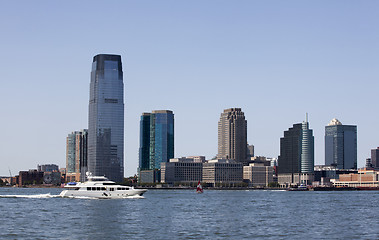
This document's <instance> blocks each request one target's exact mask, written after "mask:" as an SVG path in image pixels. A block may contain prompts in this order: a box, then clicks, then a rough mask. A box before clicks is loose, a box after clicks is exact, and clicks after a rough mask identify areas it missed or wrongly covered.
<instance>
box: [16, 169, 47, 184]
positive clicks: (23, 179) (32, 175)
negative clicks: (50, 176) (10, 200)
mask: <svg viewBox="0 0 379 240" xmlns="http://www.w3.org/2000/svg"><path fill="white" fill-rule="evenodd" d="M42 183H43V172H40V171H38V170H37V169H31V170H29V171H20V172H19V174H18V185H19V186H20V187H22V186H24V185H31V184H33V185H34V184H42Z"/></svg>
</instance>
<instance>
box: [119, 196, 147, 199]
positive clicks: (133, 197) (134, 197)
mask: <svg viewBox="0 0 379 240" xmlns="http://www.w3.org/2000/svg"><path fill="white" fill-rule="evenodd" d="M124 198H128V199H143V198H145V197H144V196H139V195H135V196H127V197H124Z"/></svg>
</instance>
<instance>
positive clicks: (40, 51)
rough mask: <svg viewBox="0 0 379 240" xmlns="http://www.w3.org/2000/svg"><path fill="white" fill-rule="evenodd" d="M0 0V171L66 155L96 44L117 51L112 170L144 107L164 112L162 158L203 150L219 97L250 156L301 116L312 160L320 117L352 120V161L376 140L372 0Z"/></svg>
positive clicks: (131, 163)
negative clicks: (118, 91)
mask: <svg viewBox="0 0 379 240" xmlns="http://www.w3.org/2000/svg"><path fill="white" fill-rule="evenodd" d="M72 3H73V2H72ZM2 6H3V7H2V8H1V9H0V11H1V14H0V19H1V21H0V22H1V23H2V25H1V26H2V29H3V31H2V32H3V34H2V36H3V38H2V44H1V46H0V49H1V50H2V53H3V57H2V58H1V59H0V66H1V67H0V72H1V74H2V83H3V87H2V88H1V90H0V91H1V92H0V100H1V102H2V104H1V108H2V110H3V111H2V112H3V113H5V114H4V115H3V116H2V118H1V119H0V124H1V125H2V126H4V127H3V138H2V140H1V142H0V143H1V144H0V145H1V146H2V148H1V149H2V151H0V163H1V168H0V175H9V171H8V168H9V169H10V170H11V171H12V173H13V175H14V174H15V173H16V172H18V171H19V170H27V169H29V168H35V166H36V165H37V164H47V163H54V164H58V165H59V166H64V165H65V158H66V156H65V151H66V149H65V138H66V136H67V134H68V133H70V132H72V131H74V130H77V129H85V128H87V127H88V98H89V94H88V93H89V83H88V79H89V69H90V68H91V66H90V63H89V62H90V59H91V58H92V57H93V56H94V55H96V54H99V53H109V54H119V55H121V56H122V57H123V64H124V66H123V67H124V69H123V70H124V73H126V75H125V76H124V79H125V89H124V95H125V103H126V105H125V131H124V132H125V144H124V146H125V151H124V163H125V174H124V175H125V176H131V175H134V174H135V173H136V172H137V167H138V148H139V117H140V114H141V113H142V112H145V111H149V110H151V109H171V110H173V111H174V112H175V118H176V119H175V120H176V124H175V157H181V156H191V155H205V156H206V158H207V159H210V158H212V157H214V156H215V155H216V154H217V122H218V120H219V114H220V112H222V111H223V109H226V108H232V107H239V108H242V109H243V110H244V113H245V117H246V119H247V120H248V126H249V127H248V132H247V140H248V143H249V144H252V145H254V146H255V155H257V156H261V155H263V156H267V157H277V156H278V155H279V146H280V143H279V141H280V140H279V139H280V137H281V135H282V133H283V130H284V129H287V128H288V126H290V125H291V124H292V123H294V122H297V121H298V119H302V118H303V116H304V113H306V112H308V113H310V121H311V123H312V129H313V134H314V139H315V164H318V165H319V164H324V161H325V159H324V158H325V152H324V130H325V129H324V128H325V125H327V123H328V122H329V120H330V119H332V118H338V119H340V120H341V121H342V122H344V123H349V124H352V125H356V126H357V127H358V128H359V129H358V136H357V141H358V149H357V151H358V160H357V161H358V167H363V166H364V165H365V159H366V158H368V157H370V153H371V149H375V148H377V147H378V146H379V141H378V140H377V138H378V137H377V136H378V133H379V125H378V124H377V120H376V119H378V118H379V116H377V113H375V111H372V109H375V107H376V100H375V99H374V97H373V96H375V94H376V89H377V88H378V87H379V82H378V81H377V79H378V74H377V66H378V60H377V55H378V53H379V33H378V31H375V29H377V24H376V23H377V22H378V21H379V16H378V14H377V11H378V9H379V3H378V2H374V1H365V2H356V1H336V2H328V1H319V2H308V3H307V2H302V1H291V2H281V1H276V2H275V4H272V3H268V2H263V1H262V2H250V1H239V2H238V3H232V2H228V1H218V2H217V3H216V2H214V1H209V2H208V1H207V2H200V1H195V2H191V3H178V2H171V1H162V2H160V3H156V2H154V1H148V2H145V3H140V2H131V1H126V2H123V3H118V4H106V3H104V4H102V3H93V2H89V1H88V2H87V1H82V2H79V3H75V9H72V4H67V3H56V4H54V5H53V4H38V3H37V4H36V3H31V2H27V1H25V2H22V4H20V2H18V3H14V2H4V3H3V4H2ZM97 15H98V16H102V17H99V18H93V16H97ZM194 16H196V17H194ZM304 86H306V87H307V90H306V91H304ZM46 131H49V141H48V143H47V144H45V145H44V146H43V149H44V152H43V154H42V153H41V149H42V144H41V143H42V142H43V140H42V139H41V136H42V135H43V134H41V133H42V132H46Z"/></svg>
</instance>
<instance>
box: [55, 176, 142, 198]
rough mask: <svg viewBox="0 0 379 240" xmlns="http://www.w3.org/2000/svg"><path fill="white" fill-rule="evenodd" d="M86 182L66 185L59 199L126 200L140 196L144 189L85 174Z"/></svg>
mask: <svg viewBox="0 0 379 240" xmlns="http://www.w3.org/2000/svg"><path fill="white" fill-rule="evenodd" d="M87 179H88V181H86V182H84V183H80V182H78V183H76V182H72V183H68V184H66V185H65V186H64V188H65V190H63V191H62V192H61V194H60V196H61V197H74V198H75V197H89V198H126V197H132V196H142V195H143V194H144V193H145V192H146V191H147V190H146V189H135V188H134V187H129V186H122V185H117V184H116V183H115V182H113V181H110V180H109V179H108V178H106V177H101V176H92V175H90V174H87Z"/></svg>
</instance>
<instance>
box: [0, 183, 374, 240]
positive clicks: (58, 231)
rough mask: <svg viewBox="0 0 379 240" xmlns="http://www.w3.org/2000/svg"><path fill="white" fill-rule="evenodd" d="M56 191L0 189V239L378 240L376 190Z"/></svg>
mask: <svg viewBox="0 0 379 240" xmlns="http://www.w3.org/2000/svg"><path fill="white" fill-rule="evenodd" d="M60 191H61V189H25V188H16V189H15V188H0V224H1V225H0V230H1V231H0V239H305V238H308V239H379V221H378V215H379V192H378V191H353V192H287V191H211V190H208V191H207V190H205V192H204V194H196V193H195V192H194V191H189V190H150V191H148V192H147V193H145V195H144V197H145V198H142V199H114V200H113V199H111V200H109V199H108V200H100V199H69V198H60V197H56V196H57V195H59V193H60ZM4 195H8V196H7V197H4ZM1 196H2V197H1Z"/></svg>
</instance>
